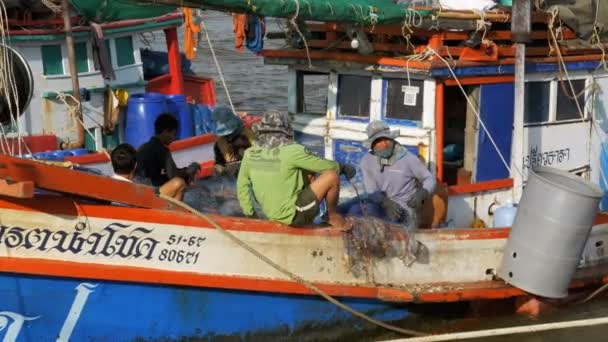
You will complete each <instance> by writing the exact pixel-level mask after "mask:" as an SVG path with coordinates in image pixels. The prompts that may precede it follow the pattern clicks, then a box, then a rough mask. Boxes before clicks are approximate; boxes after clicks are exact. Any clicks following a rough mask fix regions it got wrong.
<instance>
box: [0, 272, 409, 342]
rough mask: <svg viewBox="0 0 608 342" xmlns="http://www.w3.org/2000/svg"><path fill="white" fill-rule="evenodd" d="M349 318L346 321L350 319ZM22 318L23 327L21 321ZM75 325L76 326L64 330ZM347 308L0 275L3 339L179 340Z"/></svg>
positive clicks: (378, 312) (291, 324) (319, 323)
mask: <svg viewBox="0 0 608 342" xmlns="http://www.w3.org/2000/svg"><path fill="white" fill-rule="evenodd" d="M342 301H343V302H345V303H347V304H348V305H350V306H352V307H353V308H355V309H357V310H361V311H362V312H365V313H367V314H370V315H372V316H373V317H375V318H376V319H380V320H400V319H404V318H406V317H408V315H409V314H408V311H407V310H406V309H405V307H400V306H395V305H390V304H386V303H382V302H379V301H374V300H362V299H343V300H342ZM347 322H348V323H347ZM21 323H23V325H22V326H21V327H20V326H19V324H21ZM70 323H72V324H73V330H70V329H66V328H69V326H70ZM345 323H347V324H348V326H349V329H353V330H355V331H356V330H358V329H362V327H363V324H362V323H361V321H359V320H358V319H356V318H354V316H352V315H350V314H349V313H347V312H345V311H343V310H341V309H338V308H337V307H335V306H334V305H333V304H330V303H329V302H326V301H325V300H323V299H322V298H320V297H315V296H296V295H279V294H269V293H253V292H244V291H223V290H216V289H204V288H189V287H173V286H155V285H143V284H135V283H117V282H104V281H86V282H84V281H82V282H81V281H79V280H74V279H59V278H56V279H51V278H46V279H45V278H41V277H28V276H20V275H10V274H5V275H0V339H3V340H5V341H6V340H10V337H11V336H12V337H16V339H15V340H16V341H51V340H52V341H54V340H56V338H57V336H59V334H60V332H62V333H64V335H63V336H64V337H69V340H71V341H90V340H103V341H134V340H150V339H155V340H156V339H168V340H174V339H175V340H177V339H180V338H188V337H200V338H202V337H212V336H214V335H215V336H217V335H244V334H253V333H261V332H273V331H274V332H278V333H280V334H281V335H282V336H285V335H286V334H290V333H293V332H294V331H297V330H298V329H302V328H303V327H304V326H306V327H309V328H314V327H319V328H322V327H323V326H324V325H330V324H331V325H333V324H345Z"/></svg>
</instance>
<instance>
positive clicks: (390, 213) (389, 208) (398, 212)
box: [380, 197, 403, 221]
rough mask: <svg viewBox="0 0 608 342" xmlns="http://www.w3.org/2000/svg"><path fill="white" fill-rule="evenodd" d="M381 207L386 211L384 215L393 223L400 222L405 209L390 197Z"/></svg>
mask: <svg viewBox="0 0 608 342" xmlns="http://www.w3.org/2000/svg"><path fill="white" fill-rule="evenodd" d="M380 205H381V206H382V209H384V214H386V216H387V217H388V218H389V219H391V220H393V221H396V220H399V219H400V218H401V217H402V216H403V208H401V206H400V205H399V204H397V203H396V202H395V201H393V200H391V199H389V198H388V197H384V199H383V200H382V203H381V204H380Z"/></svg>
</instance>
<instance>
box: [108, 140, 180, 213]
mask: <svg viewBox="0 0 608 342" xmlns="http://www.w3.org/2000/svg"><path fill="white" fill-rule="evenodd" d="M110 158H111V159H112V168H113V169H114V175H112V178H114V179H118V180H121V181H125V182H133V179H134V178H135V169H136V168H137V151H135V148H134V147H133V146H131V145H129V144H120V145H118V146H116V147H115V148H114V150H112V153H111V154H110ZM182 182H183V181H182V180H181V178H174V179H172V180H170V181H169V182H167V183H165V184H163V185H161V186H160V187H159V188H158V192H159V193H161V194H163V195H166V196H169V197H173V198H175V199H177V200H180V201H181V199H182V196H183V191H181V192H179V191H175V189H179V188H180V187H179V185H180V184H181V183H182Z"/></svg>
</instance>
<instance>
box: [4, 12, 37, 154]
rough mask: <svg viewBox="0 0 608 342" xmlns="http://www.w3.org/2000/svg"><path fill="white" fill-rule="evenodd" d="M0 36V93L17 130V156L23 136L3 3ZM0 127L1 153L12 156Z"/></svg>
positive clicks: (19, 152) (6, 17)
mask: <svg viewBox="0 0 608 342" xmlns="http://www.w3.org/2000/svg"><path fill="white" fill-rule="evenodd" d="M0 36H1V41H0V44H1V45H2V53H1V57H0V90H2V92H1V93H3V95H4V96H5V98H6V100H7V104H8V111H9V117H10V122H11V124H12V125H13V126H14V127H16V128H17V146H18V148H17V150H18V151H17V152H18V155H19V156H21V155H22V150H21V145H22V144H21V143H22V140H23V136H22V134H21V126H20V125H19V122H18V121H17V119H16V118H18V117H19V114H20V113H19V90H18V89H17V84H16V81H15V75H14V72H13V64H12V59H11V58H10V56H9V50H8V48H7V46H8V44H7V42H8V40H7V37H10V30H9V28H8V16H7V12H6V7H5V5H4V2H0ZM0 126H1V132H2V137H3V138H4V140H3V141H2V142H0V145H1V147H2V151H3V152H4V153H5V154H13V150H12V148H11V146H10V144H9V142H8V137H7V136H6V132H5V130H4V126H3V125H0ZM23 145H24V146H25V148H26V150H27V151H28V153H30V154H31V151H30V149H29V147H28V146H27V144H26V143H25V141H23Z"/></svg>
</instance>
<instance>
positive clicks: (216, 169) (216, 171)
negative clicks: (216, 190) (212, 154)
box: [213, 164, 225, 177]
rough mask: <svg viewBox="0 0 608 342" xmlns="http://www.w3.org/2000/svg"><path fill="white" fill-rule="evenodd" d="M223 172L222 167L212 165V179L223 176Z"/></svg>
mask: <svg viewBox="0 0 608 342" xmlns="http://www.w3.org/2000/svg"><path fill="white" fill-rule="evenodd" d="M224 172H225V168H224V166H222V165H218V164H215V165H213V176H214V177H220V176H222V175H224Z"/></svg>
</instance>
